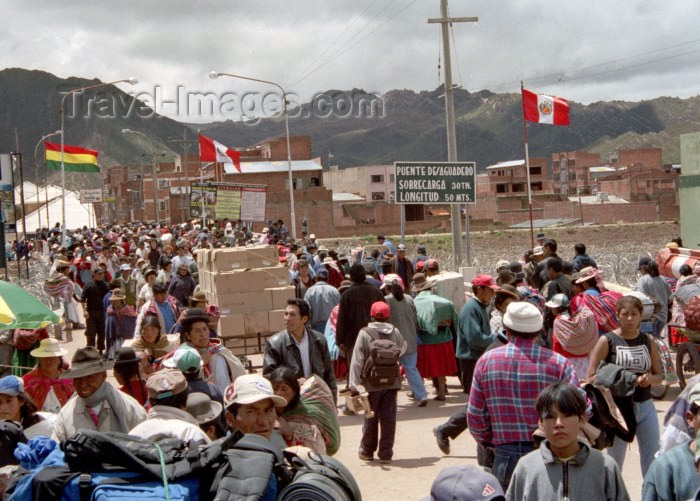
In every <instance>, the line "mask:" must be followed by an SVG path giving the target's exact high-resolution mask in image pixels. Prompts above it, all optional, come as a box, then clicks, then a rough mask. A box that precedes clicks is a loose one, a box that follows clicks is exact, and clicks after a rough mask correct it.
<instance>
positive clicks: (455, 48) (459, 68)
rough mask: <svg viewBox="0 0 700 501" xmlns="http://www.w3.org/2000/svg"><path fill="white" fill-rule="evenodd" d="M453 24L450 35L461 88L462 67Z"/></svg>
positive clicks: (448, 13)
mask: <svg viewBox="0 0 700 501" xmlns="http://www.w3.org/2000/svg"><path fill="white" fill-rule="evenodd" d="M447 17H450V8H449V6H448V7H447ZM453 28H454V27H453V26H452V23H450V35H452V50H453V51H454V53H455V62H456V63H457V75H459V86H460V87H462V83H463V82H462V67H461V66H460V65H459V57H457V44H456V43H455V31H454V29H453Z"/></svg>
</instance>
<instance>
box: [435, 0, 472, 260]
mask: <svg viewBox="0 0 700 501" xmlns="http://www.w3.org/2000/svg"><path fill="white" fill-rule="evenodd" d="M447 16H448V14H447V0H440V17H439V18H431V19H428V23H429V24H440V25H442V53H443V58H444V60H445V116H446V120H447V161H448V162H456V161H457V134H456V131H455V106H454V99H453V96H452V60H451V58H450V32H449V25H450V24H452V23H475V22H477V21H478V20H479V18H478V17H447ZM460 212H461V211H460V205H459V204H452V206H451V213H452V253H453V254H454V256H455V271H458V270H459V266H460V265H461V264H462V239H461V236H462V214H461V213H460ZM465 219H466V225H467V235H468V234H469V206H467V209H466V218H465ZM467 264H468V265H471V249H470V245H467Z"/></svg>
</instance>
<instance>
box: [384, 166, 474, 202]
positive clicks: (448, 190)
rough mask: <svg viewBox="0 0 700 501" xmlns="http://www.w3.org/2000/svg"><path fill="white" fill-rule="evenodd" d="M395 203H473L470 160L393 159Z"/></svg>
mask: <svg viewBox="0 0 700 501" xmlns="http://www.w3.org/2000/svg"><path fill="white" fill-rule="evenodd" d="M394 168H395V169H396V203H397V204H432V205H441V204H473V203H475V202H476V164H475V163H474V162H395V163H394Z"/></svg>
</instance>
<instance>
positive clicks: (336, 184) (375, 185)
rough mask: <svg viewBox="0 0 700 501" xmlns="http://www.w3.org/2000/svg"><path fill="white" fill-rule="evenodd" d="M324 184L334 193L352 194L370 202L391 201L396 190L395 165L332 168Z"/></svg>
mask: <svg viewBox="0 0 700 501" xmlns="http://www.w3.org/2000/svg"><path fill="white" fill-rule="evenodd" d="M323 183H324V185H325V186H327V187H328V188H329V189H330V190H332V191H333V193H352V194H354V195H359V196H361V197H363V198H365V199H366V200H367V201H368V202H370V201H385V202H388V201H391V200H393V197H394V190H395V189H396V180H395V175H394V165H393V164H390V165H363V166H359V167H348V168H345V169H342V170H339V169H337V168H333V167H331V169H330V170H328V171H326V172H324V173H323Z"/></svg>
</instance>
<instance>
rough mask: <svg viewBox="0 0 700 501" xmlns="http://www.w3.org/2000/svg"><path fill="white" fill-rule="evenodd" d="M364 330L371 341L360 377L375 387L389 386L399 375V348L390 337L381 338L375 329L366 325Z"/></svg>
mask: <svg viewBox="0 0 700 501" xmlns="http://www.w3.org/2000/svg"><path fill="white" fill-rule="evenodd" d="M364 330H365V332H366V333H367V334H369V336H370V337H371V338H372V341H370V343H369V356H368V357H367V360H366V361H365V366H364V367H363V369H362V378H363V379H364V380H365V381H367V382H368V383H369V384H370V385H371V386H373V387H375V388H390V387H391V386H393V385H394V383H395V382H396V378H398V377H400V376H401V368H400V366H399V357H400V356H401V349H400V348H399V347H398V346H397V345H396V343H395V342H394V341H392V340H391V339H382V338H381V333H380V332H379V331H378V330H377V329H375V328H373V327H369V326H367V327H365V328H364Z"/></svg>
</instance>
